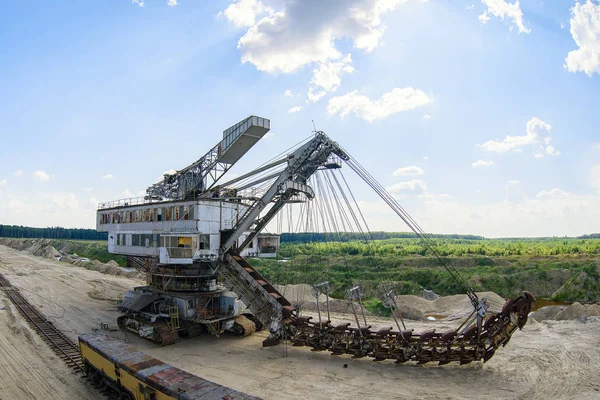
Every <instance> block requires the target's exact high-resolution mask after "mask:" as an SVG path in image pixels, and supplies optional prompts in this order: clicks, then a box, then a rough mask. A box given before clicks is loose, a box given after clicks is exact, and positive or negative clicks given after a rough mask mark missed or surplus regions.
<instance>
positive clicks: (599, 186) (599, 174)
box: [589, 164, 600, 193]
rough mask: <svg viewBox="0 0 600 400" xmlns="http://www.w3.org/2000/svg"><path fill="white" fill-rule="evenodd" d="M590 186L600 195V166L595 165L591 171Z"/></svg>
mask: <svg viewBox="0 0 600 400" xmlns="http://www.w3.org/2000/svg"><path fill="white" fill-rule="evenodd" d="M589 175H590V184H591V185H592V187H593V188H594V189H596V191H597V192H599V193H600V164H596V165H594V166H593V167H592V168H591V169H590V173H589Z"/></svg>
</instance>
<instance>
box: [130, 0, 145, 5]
mask: <svg viewBox="0 0 600 400" xmlns="http://www.w3.org/2000/svg"><path fill="white" fill-rule="evenodd" d="M131 4H137V5H138V6H139V7H144V6H145V5H146V3H144V2H143V1H142V0H131Z"/></svg>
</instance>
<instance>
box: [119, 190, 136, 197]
mask: <svg viewBox="0 0 600 400" xmlns="http://www.w3.org/2000/svg"><path fill="white" fill-rule="evenodd" d="M121 196H123V197H133V193H131V192H130V191H129V189H125V190H123V191H122V192H121Z"/></svg>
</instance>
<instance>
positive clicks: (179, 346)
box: [0, 246, 600, 400]
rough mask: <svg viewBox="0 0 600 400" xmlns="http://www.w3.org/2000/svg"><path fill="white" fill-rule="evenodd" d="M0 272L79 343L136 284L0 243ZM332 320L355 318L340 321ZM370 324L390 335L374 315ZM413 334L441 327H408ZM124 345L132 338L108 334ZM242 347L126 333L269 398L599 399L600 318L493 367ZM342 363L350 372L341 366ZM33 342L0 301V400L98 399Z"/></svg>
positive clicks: (533, 334)
mask: <svg viewBox="0 0 600 400" xmlns="http://www.w3.org/2000/svg"><path fill="white" fill-rule="evenodd" d="M0 273H2V274H3V275H4V276H5V277H6V278H7V279H8V280H9V281H10V282H11V283H12V284H13V285H14V286H16V287H17V288H19V289H20V290H21V292H22V294H23V295H24V296H25V297H26V298H27V299H28V300H29V301H30V302H31V303H32V304H33V305H35V306H36V307H38V309H39V310H40V311H41V312H43V313H44V314H45V315H46V316H47V317H48V318H50V319H51V320H52V321H53V322H54V324H55V325H56V326H57V327H58V328H59V329H61V330H63V331H64V332H65V333H66V334H67V335H68V336H70V337H71V338H72V339H73V340H77V335H78V334H81V333H86V332H91V331H92V330H93V329H95V328H98V327H99V326H100V323H101V322H111V323H113V324H114V321H116V318H117V316H118V315H119V313H118V311H117V310H116V301H115V299H117V297H118V296H119V295H121V294H122V293H124V292H125V291H126V290H127V289H129V288H131V287H133V286H136V285H139V284H142V282H141V281H139V280H135V279H131V278H125V277H118V276H111V275H106V274H102V273H100V272H97V271H91V270H87V269H84V268H81V267H77V266H74V265H71V264H66V263H61V262H56V261H52V260H46V259H43V258H40V257H36V256H32V255H29V254H27V253H24V252H19V251H16V250H13V249H10V248H8V247H5V246H0ZM332 319H333V320H334V321H341V320H347V321H348V322H350V321H352V320H353V316H351V315H343V314H335V315H333V316H332ZM369 323H370V324H372V325H373V326H375V327H377V326H379V327H381V326H391V324H392V323H391V321H390V320H386V319H383V318H369ZM407 323H408V324H409V327H414V328H415V330H425V329H431V328H434V327H435V328H437V329H438V330H443V329H444V326H443V323H440V322H426V321H423V322H415V321H407ZM112 334H113V335H114V336H115V337H118V338H123V339H124V338H125V335H126V334H125V332H123V331H117V332H112ZM265 337H266V333H264V332H259V333H257V334H255V335H252V336H250V337H247V338H238V337H233V336H227V335H223V336H222V337H221V338H216V337H213V336H201V337H197V338H194V339H189V340H182V341H180V342H178V343H176V344H174V345H171V346H167V347H158V346H156V345H154V344H152V343H150V342H147V341H145V340H143V339H140V338H138V337H133V336H132V335H128V339H129V340H130V341H131V343H132V344H133V345H134V346H136V347H138V348H139V349H141V350H142V351H145V352H147V353H148V354H150V355H152V356H154V357H156V358H159V359H161V360H163V361H165V362H168V363H170V364H172V365H174V366H176V367H178V368H182V369H184V370H187V371H189V372H191V373H193V374H197V375H199V376H201V377H203V378H205V379H210V380H212V381H215V382H217V383H220V384H223V385H226V386H229V387H232V388H234V389H237V390H241V391H243V392H246V393H249V394H252V395H255V396H259V397H262V398H265V399H299V398H300V399H346V398H359V399H363V398H364V399H405V398H406V399H434V398H435V399H458V398H460V399H600V381H599V380H598V379H597V376H598V371H600V318H599V317H589V318H587V319H586V320H581V319H580V320H566V321H554V320H547V321H543V322H536V321H532V320H531V319H530V321H529V323H528V324H527V326H526V327H525V328H524V330H523V331H520V332H516V333H515V335H514V336H513V338H512V340H511V342H510V343H509V344H508V345H507V347H505V348H503V349H500V350H499V351H498V352H497V353H496V355H495V356H494V357H493V358H492V359H491V360H490V361H489V362H488V363H486V364H482V363H472V364H469V365H466V366H458V365H446V366H443V367H438V366H435V365H424V366H417V365H414V364H404V365H396V364H394V363H393V362H391V361H384V362H380V363H375V362H373V361H371V360H369V359H352V358H350V357H349V356H336V357H333V356H330V355H329V353H325V352H311V351H310V350H309V349H306V348H301V347H288V355H287V357H285V358H284V357H283V349H282V347H280V346H279V347H271V348H262V347H261V341H262V340H263V339H264V338H265ZM344 364H347V365H348V366H347V368H344ZM101 398H102V397H101V396H100V395H99V394H97V393H95V392H94V391H92V390H90V389H88V387H87V385H86V382H85V381H84V380H83V379H82V378H79V377H78V376H76V375H74V374H73V373H71V372H70V371H69V370H68V369H67V368H66V367H65V366H64V365H63V364H62V363H61V362H60V361H59V359H58V358H57V357H56V356H54V354H53V353H52V351H50V350H49V349H48V348H47V347H46V346H45V344H44V343H43V342H42V341H41V339H39V337H37V335H36V334H35V333H33V332H32V331H31V330H30V329H29V327H28V326H27V324H26V323H25V322H24V321H23V319H22V318H21V317H20V315H19V314H18V312H17V311H16V310H15V309H14V307H13V306H12V305H11V303H10V302H9V301H8V299H6V297H5V295H4V294H3V293H1V292H0V400H12V399H101Z"/></svg>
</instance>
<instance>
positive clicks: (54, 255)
mask: <svg viewBox="0 0 600 400" xmlns="http://www.w3.org/2000/svg"><path fill="white" fill-rule="evenodd" d="M33 255H34V256H38V257H44V258H47V259H49V260H57V259H59V258H60V257H61V256H62V254H60V253H59V252H58V251H57V250H56V249H55V248H54V247H52V246H46V247H44V248H38V249H36V250H35V251H34V252H33Z"/></svg>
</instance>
